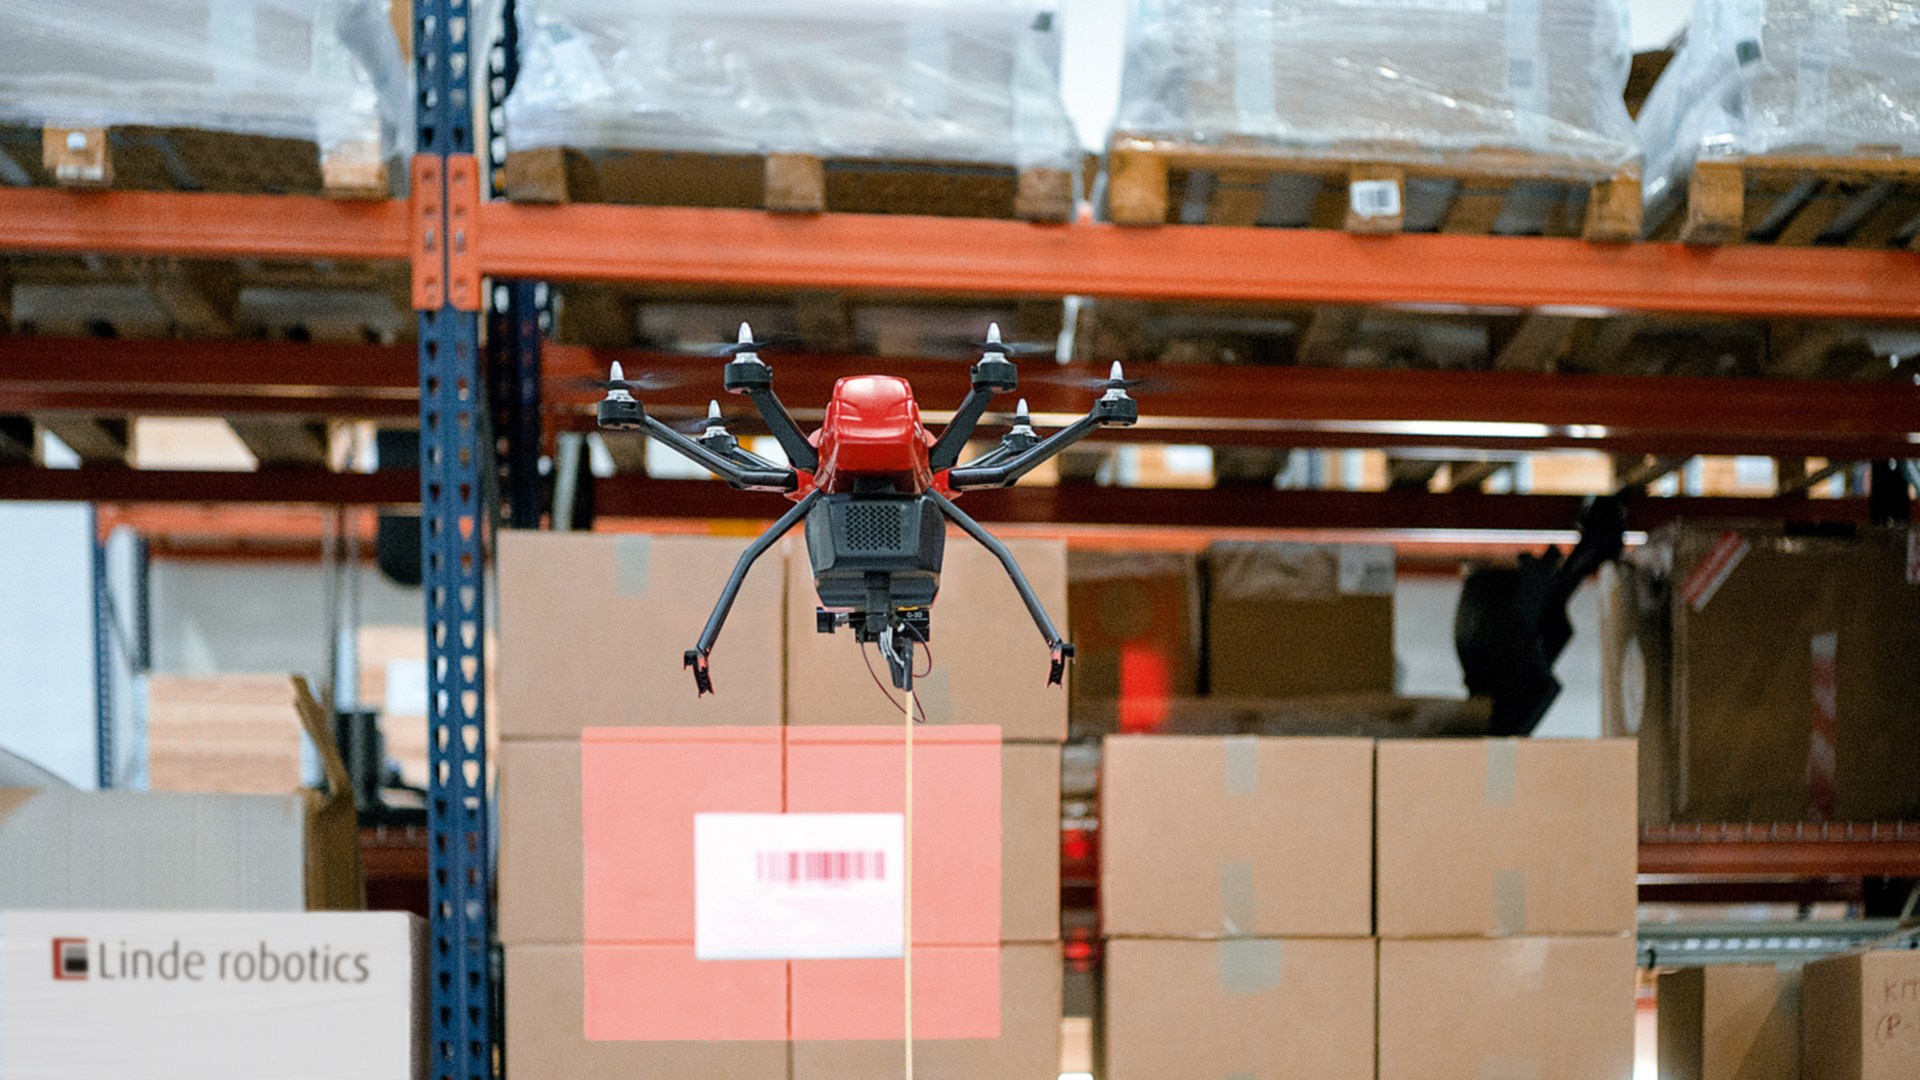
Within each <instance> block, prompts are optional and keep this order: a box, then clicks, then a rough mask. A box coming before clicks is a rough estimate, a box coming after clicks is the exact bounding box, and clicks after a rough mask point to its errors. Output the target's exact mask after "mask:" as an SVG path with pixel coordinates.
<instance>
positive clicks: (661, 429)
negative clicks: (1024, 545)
mask: <svg viewBox="0 0 1920 1080" xmlns="http://www.w3.org/2000/svg"><path fill="white" fill-rule="evenodd" d="M760 347H761V346H760V344H759V343H757V342H755V341H754V340H753V332H752V330H751V329H750V328H749V327H748V326H747V325H746V324H745V323H742V324H741V326H740V340H739V343H738V344H736V345H733V346H731V347H729V348H728V350H727V352H729V353H731V354H732V356H733V359H732V361H730V362H729V363H728V364H727V365H726V368H725V375H724V378H723V380H722V381H723V385H724V386H725V387H726V389H727V392H728V393H731V394H744V395H746V397H747V399H748V400H749V401H751V402H753V405H754V408H755V409H756V410H758V411H759V413H760V417H761V419H762V420H764V421H765V422H766V425H767V427H768V429H770V430H771V431H772V433H773V438H774V440H775V441H776V442H778V443H779V445H780V449H781V450H782V451H784V452H785V453H786V456H787V460H788V461H789V462H791V464H790V465H779V464H776V463H774V462H771V461H768V460H766V459H765V458H762V457H759V456H757V455H755V454H753V453H751V452H749V451H747V450H746V449H744V448H743V447H741V445H740V442H739V440H737V439H735V438H734V437H733V436H732V435H731V434H729V433H728V431H727V429H726V425H725V424H723V423H722V422H721V419H720V409H719V405H718V403H715V404H714V405H713V406H712V407H711V408H710V410H709V411H708V414H707V427H706V430H705V431H704V432H703V433H702V434H701V435H699V436H698V437H697V438H688V437H687V436H685V435H682V434H680V433H679V432H678V431H675V430H674V429H673V428H672V427H670V426H668V425H667V424H665V423H662V422H661V421H660V420H658V419H656V418H654V417H652V416H649V415H647V413H646V410H645V409H644V408H643V407H642V405H641V403H640V401H639V400H638V399H636V398H635V397H634V395H633V391H634V390H636V389H639V388H640V384H638V383H630V382H627V381H626V379H625V378H624V376H623V374H622V372H621V370H620V365H619V364H618V363H616V364H614V365H613V371H612V373H611V377H610V378H609V379H608V381H607V383H606V384H605V385H606V390H607V396H606V397H605V398H604V399H602V400H601V402H600V405H599V409H598V413H597V419H598V421H599V426H600V427H602V428H608V429H612V430H625V431H632V430H643V431H645V432H646V433H647V434H648V435H650V436H652V437H653V438H655V439H658V440H659V441H660V442H662V443H664V444H666V445H667V446H668V447H669V448H671V449H673V450H675V451H677V452H679V453H680V454H682V455H684V456H685V457H687V458H688V459H690V460H692V461H693V462H695V463H696V464H698V465H700V466H702V467H703V468H706V469H707V470H709V471H711V472H713V473H714V474H716V475H718V476H719V477H720V478H721V479H723V480H725V481H726V482H727V483H728V484H730V485H731V486H733V487H735V488H738V489H740V490H743V491H778V492H781V493H783V494H785V495H786V496H787V498H789V499H792V500H794V506H793V508H792V509H790V510H788V511H787V512H786V514H785V515H784V516H782V517H781V518H780V520H779V521H776V522H774V523H773V526H772V527H771V528H769V529H768V530H767V531H766V532H764V533H762V534H761V535H760V537H759V538H758V539H756V540H755V541H754V542H753V543H752V544H750V545H748V547H747V550H746V551H745V552H744V553H743V554H742V555H741V556H740V561H739V563H738V564H737V565H735V566H734V568H733V574H732V576H731V577H729V578H728V579H727V585H726V588H724V589H722V590H721V592H720V600H719V602H718V603H716V604H715V605H714V608H713V614H712V616H710V617H709V618H708V619H707V625H706V629H705V630H703V631H701V634H700V640H699V642H698V643H697V644H696V645H695V646H694V647H693V648H691V649H689V650H687V654H686V666H687V667H689V668H692V669H693V678H694V683H695V686H696V687H697V689H698V691H699V692H700V693H701V694H708V693H712V692H713V680H712V677H711V675H710V673H709V671H708V657H709V656H710V655H711V654H712V652H713V646H714V642H715V641H716V640H718V638H719V636H720V628H721V627H722V626H723V625H724V624H725V623H726V621H727V612H728V610H729V609H731V608H732V607H733V601H734V598H735V597H736V596H737V595H738V594H739V592H740V586H741V584H742V583H743V582H744V581H745V580H746V577H747V571H748V570H749V569H751V568H752V566H753V563H754V561H755V560H756V559H758V558H759V557H760V556H761V555H763V554H765V553H766V550H767V549H768V548H770V547H772V546H773V545H774V543H775V542H776V541H778V540H779V539H780V538H781V537H782V536H784V535H786V533H787V531H788V530H790V529H792V528H793V527H794V526H795V525H797V524H799V523H800V521H801V519H803V518H804V519H805V520H806V523H807V532H806V536H807V553H808V556H809V558H810V560H811V562H812V564H813V583H814V589H815V590H816V591H817V592H818V593H819V596H820V605H821V606H820V607H819V608H818V609H817V612H816V628H817V629H818V630H819V631H820V632H821V633H832V632H833V631H834V629H835V628H836V627H840V626H850V627H852V628H853V634H854V638H855V639H856V640H857V641H859V642H860V643H861V644H862V646H864V645H865V644H866V643H868V642H873V643H876V644H877V645H878V646H879V648H880V652H881V654H882V655H884V656H885V657H886V660H887V667H888V669H889V671H890V672H891V674H892V676H893V684H894V686H895V687H896V688H897V689H901V690H911V689H912V688H913V678H914V674H913V652H914V650H913V645H914V642H916V641H918V642H921V643H923V644H924V643H926V641H927V635H928V608H929V606H930V605H931V604H932V603H933V600H934V596H935V594H936V593H938V592H939V589H940V564H941V560H942V558H943V556H944V554H945V550H946V536H947V533H946V522H948V521H951V522H953V523H954V524H955V525H958V526H959V527H960V528H961V530H962V531H964V532H965V533H966V534H967V535H968V536H971V537H973V538H974V539H975V540H977V541H979V542H980V544H981V546H983V547H985V548H986V549H987V550H988V551H990V552H992V553H993V555H994V557H995V558H997V559H999V560H1000V565H1001V566H1003V567H1005V568H1006V571H1007V575H1008V576H1009V577H1011V578H1012V579H1013V586H1014V588H1015V589H1017V590H1019V592H1020V599H1021V600H1023V601H1025V603H1026V605H1027V611H1028V613H1029V614H1031V615H1032V616H1033V621H1034V623H1035V624H1036V625H1037V626H1038V627H1039V628H1040V636H1041V637H1043V638H1045V639H1046V642H1047V648H1048V650H1049V651H1050V652H1051V654H1052V658H1053V667H1052V670H1051V672H1050V674H1049V676H1048V680H1047V682H1048V685H1050V686H1052V685H1057V684H1059V682H1060V677H1061V675H1062V673H1063V672H1064V671H1065V669H1066V663H1067V660H1068V658H1070V657H1071V656H1073V646H1072V645H1070V644H1068V643H1067V642H1066V641H1065V640H1063V639H1062V638H1061V637H1060V633H1059V631H1058V630H1056V629H1054V625H1053V620H1051V619H1049V618H1048V617H1047V611H1046V608H1044V607H1043V606H1041V604H1040V600H1039V598H1038V597H1036V596H1034V594H1033V587H1032V586H1031V585H1029V584H1028V583H1027V577H1026V575H1025V574H1024V573H1022V572H1021V570H1020V564H1019V563H1017V562H1015V561H1014V558H1013V555H1012V553H1011V552H1009V551H1008V550H1007V548H1006V545H1004V544H1002V543H1001V542H1000V541H998V540H996V539H994V537H993V534H991V533H989V532H987V530H986V529H984V528H982V527H981V526H980V523H979V522H977V521H975V520H973V519H972V518H971V517H968V516H967V515H966V514H965V513H963V512H961V510H960V508H959V507H957V506H955V505H953V499H952V497H953V496H957V495H959V494H960V493H962V492H966V491H979V490H982V489H986V488H1004V487H1011V486H1012V485H1013V484H1014V483H1015V482H1016V481H1018V480H1019V479H1020V478H1021V477H1022V476H1025V475H1026V474H1027V473H1028V472H1031V471H1032V470H1033V468H1034V467H1035V466H1037V465H1039V464H1040V463H1041V462H1044V461H1046V460H1047V459H1048V458H1051V457H1053V456H1054V455H1055V454H1058V453H1059V452H1060V451H1062V450H1064V449H1066V448H1067V447H1069V446H1071V445H1073V444H1074V443H1076V442H1078V441H1079V440H1080V439H1082V438H1084V437H1086V436H1087V435H1088V434H1089V433H1091V432H1092V431H1093V430H1094V429H1096V428H1103V427H1127V426H1130V425H1132V424H1133V423H1134V422H1135V421H1137V420H1138V419H1139V417H1140V409H1139V406H1138V404H1137V403H1135V401H1134V400H1133V399H1132V398H1131V397H1129V396H1128V395H1127V387H1128V386H1129V385H1131V384H1130V383H1128V382H1127V381H1126V379H1125V378H1124V377H1123V376H1122V374H1121V371H1120V365H1119V364H1118V363H1116V364H1114V365H1113V371H1112V374H1111V376H1110V377H1109V378H1108V379H1107V380H1105V381H1104V382H1098V383H1095V386H1096V387H1097V388H1098V389H1099V390H1100V391H1101V394H1100V397H1099V398H1098V399H1097V400H1095V401H1094V403H1093V407H1092V408H1091V409H1089V410H1088V411H1087V415H1086V416H1084V417H1081V418H1080V419H1079V420H1076V421H1074V422H1073V423H1072V424H1070V425H1068V426H1066V427H1064V428H1061V429H1060V430H1059V431H1056V432H1054V433H1053V434H1051V435H1049V436H1047V437H1046V438H1044V439H1043V438H1041V437H1039V436H1038V435H1037V434H1035V433H1034V430H1033V424H1032V422H1031V421H1030V419H1029V417H1028V415H1027V405H1026V402H1025V401H1024V400H1023V401H1021V402H1020V406H1019V408H1018V409H1017V410H1016V415H1015V416H1014V422H1013V429H1012V430H1011V431H1009V432H1008V433H1007V434H1006V435H1005V436H1003V437H1002V438H1001V440H1000V445H999V446H997V447H995V448H994V449H992V450H990V451H988V452H987V453H985V454H983V455H981V456H980V457H977V458H975V459H974V460H972V461H969V462H966V463H964V464H961V463H960V462H959V458H960V453H961V450H962V449H963V448H964V447H965V446H966V444H967V440H968V439H970V438H972V437H973V429H974V426H975V425H976V424H978V423H979V421H980V418H981V416H982V415H984V414H985V413H986V411H987V405H988V404H989V403H990V402H992V400H993V398H994V396H995V395H996V394H1003V393H1007V392H1010V391H1012V390H1013V389H1015V387H1016V386H1018V384H1019V377H1018V374H1017V372H1016V371H1015V369H1014V365H1013V361H1012V360H1011V359H1009V356H1010V350H1009V349H1008V347H1007V346H1006V345H1003V344H1002V343H1001V341H1000V332H999V327H997V326H995V327H992V328H990V329H989V330H988V332H987V340H986V341H985V342H984V343H983V347H982V355H981V357H980V359H979V361H978V362H976V363H975V364H974V365H973V371H972V384H973V385H972V389H970V390H969V391H968V392H967V396H966V398H965V399H964V400H962V401H961V403H960V408H959V409H958V410H956V411H955V413H954V415H953V419H952V420H950V421H948V422H947V425H946V427H945V428H943V429H942V430H941V432H940V435H939V437H938V438H935V437H934V435H933V433H931V432H929V431H928V430H927V429H926V428H925V427H924V426H923V425H922V424H921V422H920V406H919V405H918V404H917V403H916V402H915V401H914V399H913V388H912V387H911V386H909V385H908V384H907V381H906V380H905V379H900V378H895V377H893V376H889V375H854V376H849V377H847V378H844V379H841V380H839V381H838V382H837V383H835V384H834V388H833V396H832V398H831V399H829V400H828V402H827V410H826V416H825V419H824V420H823V422H822V423H821V425H820V429H819V430H818V431H815V432H814V433H813V434H812V435H811V436H808V435H803V434H801V432H800V428H799V426H798V425H797V424H795V423H794V420H793V417H792V415H791V414H789V413H788V412H787V410H786V408H785V407H784V406H783V405H781V404H780V399H779V398H777V397H775V396H774V393H773V371H772V369H771V368H769V367H768V366H767V364H766V363H765V362H764V361H762V360H761V359H760V357H759V354H758V350H759V348H760Z"/></svg>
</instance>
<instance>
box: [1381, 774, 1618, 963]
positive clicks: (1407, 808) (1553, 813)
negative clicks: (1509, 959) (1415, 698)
mask: <svg viewBox="0 0 1920 1080" xmlns="http://www.w3.org/2000/svg"><path fill="white" fill-rule="evenodd" d="M1635 753H1636V751H1635V748H1634V745H1633V743H1632V742H1630V741H1627V740H1624V739H1591V740H1572V739H1569V740H1553V739H1478V740H1424V739H1408V740H1397V741H1396V740H1385V741H1382V742H1380V743H1379V744H1378V749H1377V762H1378V765H1377V773H1376V776H1375V784H1376V786H1377V791H1378V800H1377V806H1378V811H1377V814H1376V822H1377V824H1376V834H1375V848H1376V860H1377V861H1376V870H1375V889H1376V901H1377V903H1376V913H1375V917H1376V919H1377V925H1378V927H1379V934H1380V936H1381V937H1383V938H1388V937H1394V938H1414V937H1459V936H1470V937H1478V936H1482V935H1486V936H1493V937H1507V936H1518V935H1525V934H1625V933H1631V932H1632V930H1633V928H1634V905H1635V903H1636V900H1637V894H1636V891H1635V875H1636V874H1637V872H1638V866H1639V829H1638V828H1637V827H1636V826H1635V823H1634V798H1635V796H1634V759H1635Z"/></svg>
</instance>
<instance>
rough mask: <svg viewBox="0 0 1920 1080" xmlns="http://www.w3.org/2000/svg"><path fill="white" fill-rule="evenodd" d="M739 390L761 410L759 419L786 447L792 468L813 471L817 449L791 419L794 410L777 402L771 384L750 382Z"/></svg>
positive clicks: (816, 462)
mask: <svg viewBox="0 0 1920 1080" xmlns="http://www.w3.org/2000/svg"><path fill="white" fill-rule="evenodd" d="M738 392H739V393H743V394H745V395H746V396H747V400H749V401H751V402H753V407H754V408H755V409H758V410H759V411H760V419H762V420H764V421H766V425H767V430H769V431H771V432H772V433H773V438H774V441H776V442H778V443H779V444H780V449H781V450H784V451H786V455H787V460H788V461H791V462H793V467H794V468H796V469H805V470H807V471H808V472H812V471H814V470H816V469H818V468H819V467H820V454H819V451H817V450H815V449H814V448H813V444H812V443H810V442H808V441H807V437H806V436H805V435H803V434H801V433H800V425H798V424H796V423H794V422H793V414H792V413H789V412H788V411H787V407H786V406H785V405H782V404H780V399H779V398H778V397H777V396H775V395H774V392H773V388H772V387H771V386H750V387H747V388H745V389H743V390H740V391H738Z"/></svg>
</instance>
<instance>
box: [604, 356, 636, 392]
mask: <svg viewBox="0 0 1920 1080" xmlns="http://www.w3.org/2000/svg"><path fill="white" fill-rule="evenodd" d="M626 382H627V373H626V370H625V369H624V368H622V367H621V366H620V361H618V360H615V361H614V362H613V364H612V366H611V367H610V368H609V370H608V371H607V399H608V400H609V401H632V400H633V395H632V394H631V393H629V392H628V390H627V387H626Z"/></svg>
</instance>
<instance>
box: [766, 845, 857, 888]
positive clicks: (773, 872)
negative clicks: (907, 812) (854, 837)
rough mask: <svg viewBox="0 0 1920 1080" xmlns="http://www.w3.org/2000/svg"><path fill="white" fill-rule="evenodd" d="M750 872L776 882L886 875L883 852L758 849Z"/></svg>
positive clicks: (838, 880)
mask: <svg viewBox="0 0 1920 1080" xmlns="http://www.w3.org/2000/svg"><path fill="white" fill-rule="evenodd" d="M754 871H755V873H756V875H757V876H758V877H759V878H760V880H761V881H771V882H777V883H780V884H791V883H798V884H821V885H837V884H844V883H846V882H852V881H882V880H884V879H885V878H886V876H887V854H886V852H884V851H762V852H759V853H758V854H757V855H755V857H754Z"/></svg>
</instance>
